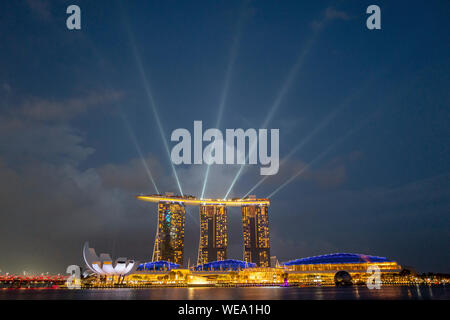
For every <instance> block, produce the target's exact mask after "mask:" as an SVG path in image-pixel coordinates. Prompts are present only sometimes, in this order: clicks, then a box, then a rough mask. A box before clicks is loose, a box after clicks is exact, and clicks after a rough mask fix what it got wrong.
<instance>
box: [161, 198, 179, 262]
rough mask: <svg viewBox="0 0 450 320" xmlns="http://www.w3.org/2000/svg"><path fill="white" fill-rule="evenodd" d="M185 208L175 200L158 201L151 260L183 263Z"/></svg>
mask: <svg viewBox="0 0 450 320" xmlns="http://www.w3.org/2000/svg"><path fill="white" fill-rule="evenodd" d="M185 220H186V208H185V206H184V204H182V203H177V202H175V203H174V202H163V201H161V202H159V203H158V230H157V231H156V239H155V245H154V248H153V261H161V260H165V261H170V262H173V263H177V264H179V265H183V253H184V224H185Z"/></svg>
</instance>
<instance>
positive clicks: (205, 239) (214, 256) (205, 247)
mask: <svg viewBox="0 0 450 320" xmlns="http://www.w3.org/2000/svg"><path fill="white" fill-rule="evenodd" d="M226 258H227V207H226V206H225V205H201V206H200V244H199V248H198V259H197V264H203V263H208V262H213V261H221V260H225V259H226Z"/></svg>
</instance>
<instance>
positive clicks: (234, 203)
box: [136, 195, 270, 207]
mask: <svg viewBox="0 0 450 320" xmlns="http://www.w3.org/2000/svg"><path fill="white" fill-rule="evenodd" d="M136 198H137V199H139V200H142V201H148V202H178V203H183V204H184V205H191V206H199V205H205V206H210V205H223V206H228V207H241V206H252V205H253V206H257V205H265V206H269V205H270V200H269V199H197V198H195V197H170V196H162V195H147V196H144V195H141V196H136Z"/></svg>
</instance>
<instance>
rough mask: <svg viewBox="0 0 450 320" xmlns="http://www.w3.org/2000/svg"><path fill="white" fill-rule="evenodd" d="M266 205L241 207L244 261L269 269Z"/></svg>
mask: <svg viewBox="0 0 450 320" xmlns="http://www.w3.org/2000/svg"><path fill="white" fill-rule="evenodd" d="M268 211H269V210H268V207H267V206H266V205H244V206H242V229H243V233H244V261H247V262H251V263H256V265H257V266H258V267H270V246H269V215H268Z"/></svg>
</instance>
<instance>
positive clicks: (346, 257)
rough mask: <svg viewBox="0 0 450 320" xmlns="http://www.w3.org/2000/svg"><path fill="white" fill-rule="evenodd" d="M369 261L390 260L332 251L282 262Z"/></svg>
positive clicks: (335, 262) (290, 263) (292, 263)
mask: <svg viewBox="0 0 450 320" xmlns="http://www.w3.org/2000/svg"><path fill="white" fill-rule="evenodd" d="M371 262H392V260H389V259H387V258H385V257H377V256H369V255H365V254H355V253H333V254H325V255H321V256H314V257H308V258H301V259H296V260H291V261H288V262H284V263H283V265H285V266H296V265H304V264H337V263H371Z"/></svg>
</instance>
